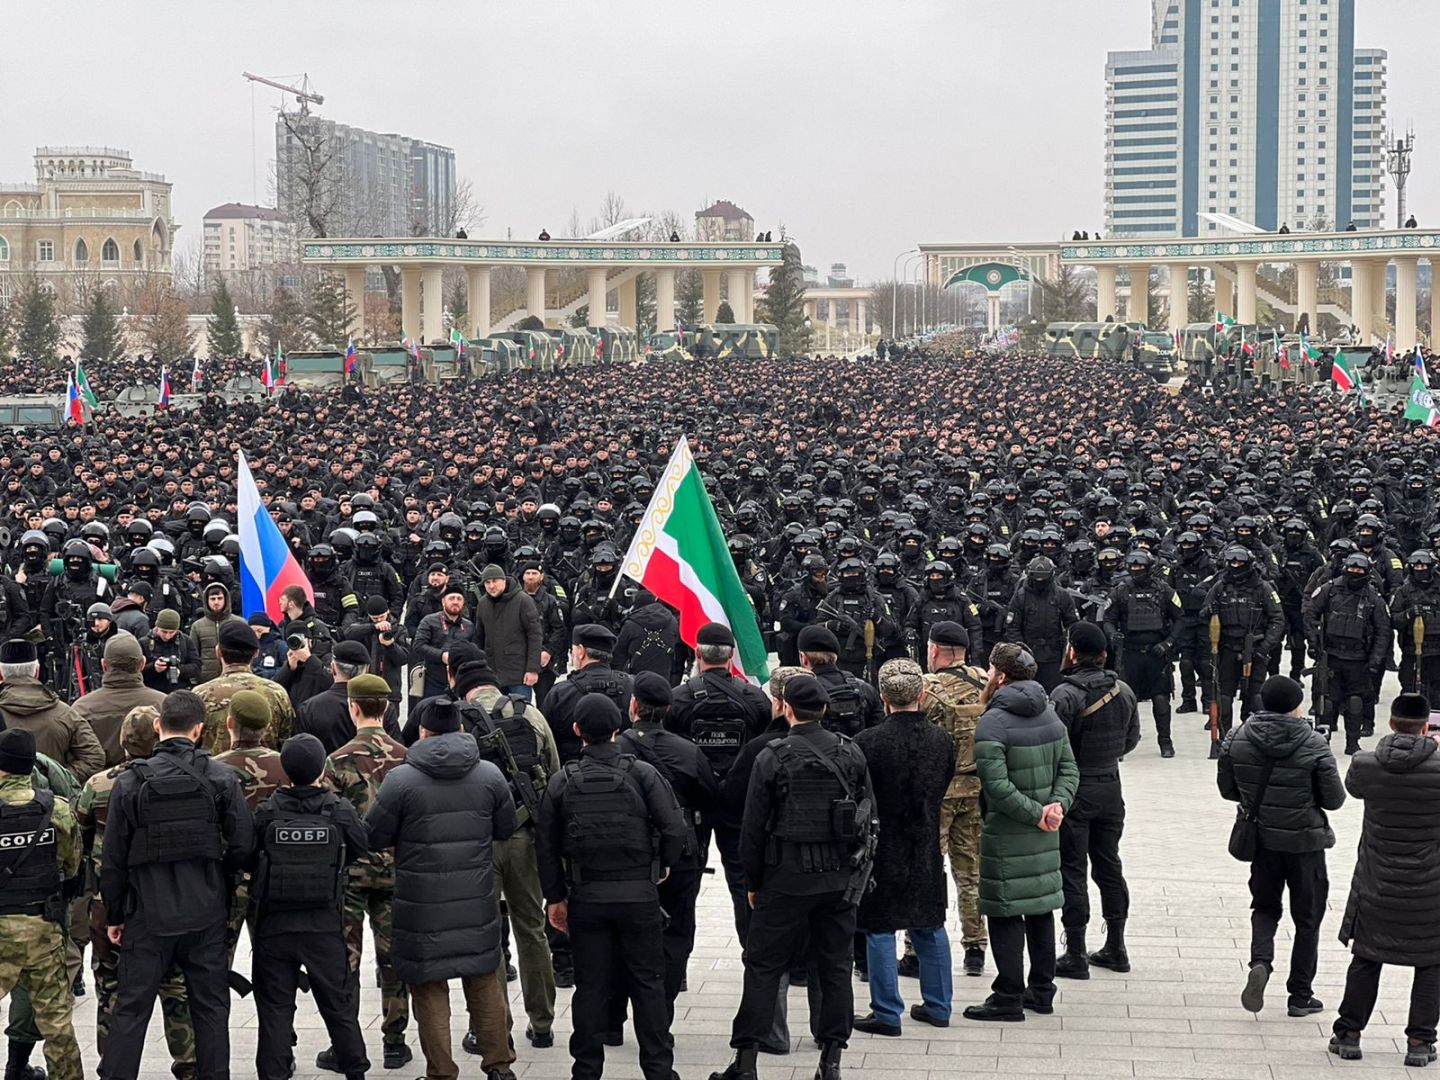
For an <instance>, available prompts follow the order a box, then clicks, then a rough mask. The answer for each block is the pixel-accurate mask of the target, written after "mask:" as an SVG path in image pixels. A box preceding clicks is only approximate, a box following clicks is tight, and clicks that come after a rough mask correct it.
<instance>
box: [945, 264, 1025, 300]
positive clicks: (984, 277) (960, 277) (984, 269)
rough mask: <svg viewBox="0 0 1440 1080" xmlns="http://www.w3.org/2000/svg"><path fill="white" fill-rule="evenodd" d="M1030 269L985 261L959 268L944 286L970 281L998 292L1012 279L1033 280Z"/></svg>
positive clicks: (990, 290)
mask: <svg viewBox="0 0 1440 1080" xmlns="http://www.w3.org/2000/svg"><path fill="white" fill-rule="evenodd" d="M1033 280H1035V279H1034V276H1033V275H1032V274H1031V273H1030V271H1028V270H1026V269H1025V268H1024V267H1022V266H1016V265H1015V264H1014V263H1002V262H983V263H976V264H975V265H974V266H967V267H965V268H964V269H963V270H957V271H955V273H953V274H951V275H950V277H949V278H948V279H947V280H946V282H945V285H944V288H947V289H948V288H949V287H950V286H951V285H963V284H965V283H966V282H969V283H970V284H972V285H979V286H981V287H982V288H984V289H986V290H987V291H989V292H992V293H998V292H999V291H1000V290H1001V289H1003V288H1004V287H1005V286H1006V285H1009V284H1010V283H1011V282H1012V281H1033Z"/></svg>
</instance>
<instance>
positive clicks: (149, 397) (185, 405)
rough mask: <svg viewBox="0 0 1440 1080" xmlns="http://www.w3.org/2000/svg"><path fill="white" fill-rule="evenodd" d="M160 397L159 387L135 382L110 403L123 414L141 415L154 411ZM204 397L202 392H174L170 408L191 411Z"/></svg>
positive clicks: (178, 410)
mask: <svg viewBox="0 0 1440 1080" xmlns="http://www.w3.org/2000/svg"><path fill="white" fill-rule="evenodd" d="M159 397H160V392H159V389H158V388H157V387H155V386H146V385H143V384H141V383H135V384H133V385H131V386H127V387H125V388H124V389H122V390H121V391H120V392H119V393H118V394H116V395H115V400H114V401H113V402H109V403H108V404H109V405H112V406H113V407H114V408H115V411H116V412H118V413H119V414H120V415H121V416H139V415H140V414H141V413H152V412H154V411H155V402H156V400H157V399H158V398H159ZM203 397H204V395H202V394H175V393H172V394H171V395H170V404H169V406H168V408H169V409H170V411H171V412H189V411H190V410H191V409H198V408H199V407H200V402H201V401H202V400H203ZM103 407H104V406H103V405H102V408H103Z"/></svg>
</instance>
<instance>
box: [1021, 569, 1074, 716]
mask: <svg viewBox="0 0 1440 1080" xmlns="http://www.w3.org/2000/svg"><path fill="white" fill-rule="evenodd" d="M1078 619H1079V616H1078V615H1077V614H1076V611H1075V598H1074V597H1073V596H1071V595H1070V594H1069V593H1068V592H1066V591H1065V590H1064V589H1062V588H1060V587H1059V586H1058V585H1057V584H1056V583H1055V564H1054V563H1053V562H1051V561H1050V560H1049V559H1047V558H1046V557H1045V556H1043V555H1038V556H1036V557H1035V558H1033V559H1031V560H1030V563H1029V565H1028V566H1026V567H1025V576H1024V577H1022V578H1021V579H1020V584H1019V585H1017V586H1016V588H1015V595H1014V596H1013V597H1012V598H1011V600H1010V604H1009V606H1008V607H1007V608H1006V610H1005V639H1006V640H1007V641H1023V642H1024V643H1025V645H1026V646H1027V647H1028V648H1029V650H1030V655H1031V656H1033V657H1034V658H1035V663H1036V665H1037V667H1036V674H1035V678H1036V680H1037V681H1038V682H1039V683H1040V685H1041V686H1043V687H1045V690H1046V692H1047V693H1048V692H1049V691H1050V690H1053V689H1054V688H1055V685H1056V684H1057V683H1058V682H1059V681H1060V660H1061V658H1062V657H1063V656H1064V655H1065V631H1066V630H1067V629H1069V627H1070V624H1071V623H1074V622H1076V621H1077V620H1078Z"/></svg>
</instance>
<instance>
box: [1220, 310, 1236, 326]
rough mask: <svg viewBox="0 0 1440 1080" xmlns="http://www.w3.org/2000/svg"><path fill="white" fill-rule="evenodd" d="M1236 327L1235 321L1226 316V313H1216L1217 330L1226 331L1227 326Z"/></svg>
mask: <svg viewBox="0 0 1440 1080" xmlns="http://www.w3.org/2000/svg"><path fill="white" fill-rule="evenodd" d="M1234 325H1235V320H1234V319H1232V318H1231V317H1230V316H1229V315H1226V314H1225V313H1224V312H1218V313H1216V315H1215V329H1216V330H1224V329H1225V328H1226V327H1227V326H1234Z"/></svg>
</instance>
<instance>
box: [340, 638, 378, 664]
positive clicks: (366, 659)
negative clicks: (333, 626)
mask: <svg viewBox="0 0 1440 1080" xmlns="http://www.w3.org/2000/svg"><path fill="white" fill-rule="evenodd" d="M330 655H331V656H332V657H334V658H335V659H336V660H337V661H339V662H340V663H342V664H360V665H362V666H364V667H369V666H370V650H369V649H367V648H365V646H364V645H361V644H360V642H358V641H337V642H336V643H335V648H334V649H332V650H331V652H330Z"/></svg>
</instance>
